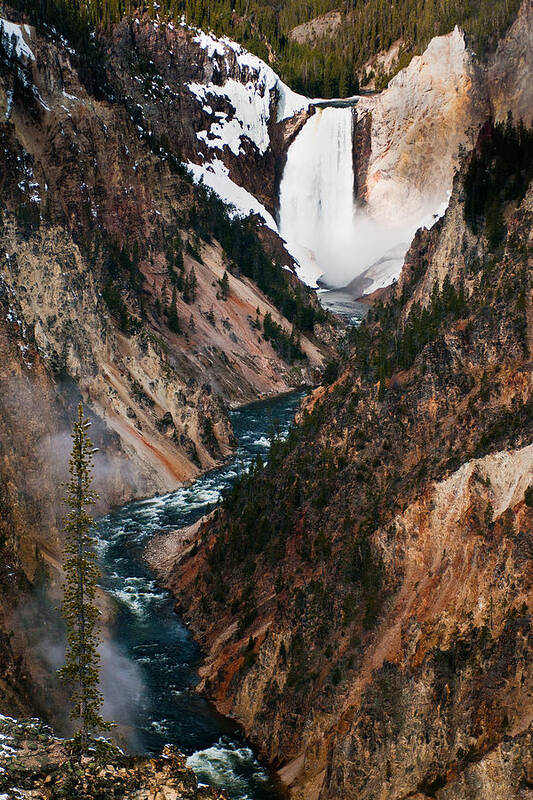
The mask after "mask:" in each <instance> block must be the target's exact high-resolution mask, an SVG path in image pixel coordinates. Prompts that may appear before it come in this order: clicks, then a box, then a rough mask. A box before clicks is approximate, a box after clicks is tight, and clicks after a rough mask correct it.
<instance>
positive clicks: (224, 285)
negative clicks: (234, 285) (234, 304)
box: [218, 272, 229, 300]
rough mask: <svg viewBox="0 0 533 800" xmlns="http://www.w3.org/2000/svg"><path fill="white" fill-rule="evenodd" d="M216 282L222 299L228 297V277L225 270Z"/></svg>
mask: <svg viewBox="0 0 533 800" xmlns="http://www.w3.org/2000/svg"><path fill="white" fill-rule="evenodd" d="M218 283H219V286H220V295H221V297H222V299H223V300H227V299H228V297H229V278H228V273H227V272H225V273H224V275H223V276H222V277H221V279H220V280H219V282H218Z"/></svg>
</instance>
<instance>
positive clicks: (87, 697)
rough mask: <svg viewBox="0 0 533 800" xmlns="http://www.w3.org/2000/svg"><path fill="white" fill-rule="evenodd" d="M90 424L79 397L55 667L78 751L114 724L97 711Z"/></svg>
mask: <svg viewBox="0 0 533 800" xmlns="http://www.w3.org/2000/svg"><path fill="white" fill-rule="evenodd" d="M90 424H91V423H90V422H89V420H87V419H85V418H84V414H83V406H82V404H81V403H80V404H79V406H78V418H77V420H76V421H75V423H74V426H73V431H72V452H71V455H70V460H69V472H70V480H69V481H68V483H67V484H66V489H67V492H66V497H65V503H66V504H67V506H69V508H70V511H69V512H68V514H67V516H66V518H65V532H66V543H65V563H64V569H65V587H64V596H63V608H62V612H63V617H64V619H65V622H66V626H67V653H66V657H65V665H64V666H63V667H62V668H61V669H60V670H59V674H60V677H61V679H62V680H63V681H64V682H65V683H66V684H67V685H68V687H69V689H70V690H71V698H72V709H71V717H72V719H74V720H79V731H78V734H77V737H76V738H77V739H78V740H79V744H80V747H81V750H82V752H86V750H87V745H88V740H89V736H90V734H91V733H93V732H96V731H99V730H109V729H110V728H111V727H112V725H111V723H109V722H106V721H104V719H103V718H102V717H101V715H100V707H101V705H102V701H103V696H102V693H101V692H100V690H99V688H98V684H99V666H100V658H99V654H98V643H99V634H98V616H99V611H98V609H97V607H96V604H95V602H94V601H95V596H96V588H97V581H98V578H99V576H100V572H99V569H98V565H97V562H96V552H95V539H94V537H93V536H91V528H92V525H93V518H92V516H91V515H90V514H89V513H88V511H87V507H88V506H90V505H93V504H94V503H95V502H96V499H97V495H96V494H95V493H94V492H93V491H92V488H91V484H92V475H91V471H92V466H93V453H94V452H95V451H94V449H93V445H92V442H91V440H90V438H89V434H88V429H89V427H90Z"/></svg>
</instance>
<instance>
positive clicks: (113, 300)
mask: <svg viewBox="0 0 533 800" xmlns="http://www.w3.org/2000/svg"><path fill="white" fill-rule="evenodd" d="M102 297H103V298H104V300H105V303H106V305H107V307H108V309H109V311H110V313H111V314H112V315H113V316H114V317H115V318H116V319H117V321H118V324H119V327H120V329H121V330H122V331H124V333H128V332H129V330H130V315H129V314H128V309H127V308H126V304H125V303H124V300H123V299H122V296H121V294H120V290H119V289H118V288H117V286H116V284H114V283H113V281H111V280H109V281H108V282H107V283H106V285H105V286H104V288H103V291H102Z"/></svg>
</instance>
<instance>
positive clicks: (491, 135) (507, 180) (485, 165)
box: [464, 116, 533, 250]
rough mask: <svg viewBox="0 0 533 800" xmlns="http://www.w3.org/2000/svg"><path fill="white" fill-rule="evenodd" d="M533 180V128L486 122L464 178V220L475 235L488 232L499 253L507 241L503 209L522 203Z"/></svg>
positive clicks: (488, 236)
mask: <svg viewBox="0 0 533 800" xmlns="http://www.w3.org/2000/svg"><path fill="white" fill-rule="evenodd" d="M532 178H533V128H529V129H528V128H526V127H525V126H524V125H523V123H522V122H520V123H519V124H518V126H517V127H514V126H513V119H512V117H511V116H509V118H508V120H507V123H506V124H505V125H504V124H503V123H501V124H497V125H493V124H492V122H487V123H486V124H485V125H484V126H483V128H482V130H481V132H480V135H479V139H478V143H477V147H476V149H475V151H474V154H473V156H472V158H471V160H470V163H469V166H468V170H467V172H466V175H465V178H464V187H465V205H464V209H465V211H464V213H465V220H466V222H467V223H468V226H469V227H470V229H471V230H472V231H473V232H474V233H478V234H479V233H482V232H483V231H484V232H485V234H486V236H487V239H488V243H489V247H490V249H491V250H496V249H497V248H498V247H499V245H500V244H501V243H502V242H503V240H504V238H505V232H506V231H505V222H504V219H503V207H504V206H505V205H506V204H507V203H511V202H520V201H521V200H522V199H523V197H524V195H525V193H526V191H527V187H528V185H529V183H530V181H531V179H532Z"/></svg>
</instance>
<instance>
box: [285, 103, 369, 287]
mask: <svg viewBox="0 0 533 800" xmlns="http://www.w3.org/2000/svg"><path fill="white" fill-rule="evenodd" d="M354 218H355V203H354V169H353V109H352V108H351V107H345V108H334V107H327V108H319V109H317V111H316V113H315V114H314V115H313V116H312V117H310V118H309V119H308V120H307V122H306V123H305V125H304V127H303V128H302V130H301V131H300V133H299V134H298V136H297V137H296V139H295V140H294V142H293V143H292V144H291V146H290V148H289V150H288V153H287V163H286V166H285V170H284V173H283V178H282V181H281V186H280V208H279V231H280V234H281V236H282V237H283V238H284V239H285V241H286V242H287V245H288V249H289V251H290V253H291V255H292V256H293V257H294V258H295V259H296V260H297V261H298V263H299V265H300V269H299V270H298V274H299V275H300V277H301V278H302V279H303V280H304V281H305V282H306V283H309V284H311V285H315V283H316V280H317V279H318V278H319V277H320V276H321V275H323V274H324V273H326V274H328V273H329V274H336V273H346V272H347V271H349V262H350V260H351V258H353V252H354V251H353V248H354Z"/></svg>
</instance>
